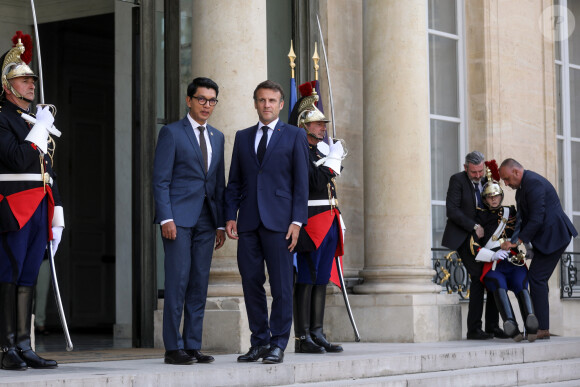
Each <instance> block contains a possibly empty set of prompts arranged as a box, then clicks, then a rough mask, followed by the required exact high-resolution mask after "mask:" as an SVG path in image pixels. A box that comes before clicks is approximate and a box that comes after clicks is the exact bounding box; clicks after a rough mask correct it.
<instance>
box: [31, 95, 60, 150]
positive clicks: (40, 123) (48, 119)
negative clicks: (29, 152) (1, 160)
mask: <svg viewBox="0 0 580 387" xmlns="http://www.w3.org/2000/svg"><path fill="white" fill-rule="evenodd" d="M53 123H54V117H53V115H52V113H51V112H50V108H49V107H48V106H45V107H41V106H39V107H38V108H37V110H36V124H34V126H33V127H32V129H30V132H29V133H28V136H26V138H25V140H26V141H30V142H31V143H33V144H35V145H36V147H37V148H38V149H40V150H41V151H42V152H43V153H47V149H48V129H49V128H50V127H51V126H52V124H53Z"/></svg>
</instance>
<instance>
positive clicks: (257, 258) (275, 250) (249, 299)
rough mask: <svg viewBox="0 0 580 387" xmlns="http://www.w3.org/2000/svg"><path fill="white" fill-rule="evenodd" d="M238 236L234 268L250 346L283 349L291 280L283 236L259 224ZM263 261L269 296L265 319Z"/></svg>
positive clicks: (288, 325)
mask: <svg viewBox="0 0 580 387" xmlns="http://www.w3.org/2000/svg"><path fill="white" fill-rule="evenodd" d="M239 237H240V239H239V241H238V267H239V270H240V275H241V277H242V288H243V290H244V301H245V303H246V311H247V315H248V322H249V326H250V331H251V332H252V335H251V338H250V342H251V345H252V346H256V345H265V344H268V343H270V344H271V345H275V346H277V347H280V348H281V349H285V348H286V346H287V344H288V339H289V337H290V328H291V326H292V281H293V269H292V264H293V259H292V254H291V253H290V252H289V251H288V241H287V240H286V239H285V238H286V233H285V232H276V231H271V230H268V229H266V228H265V227H264V226H263V225H262V224H260V225H259V226H258V228H257V229H256V230H253V231H247V232H240V233H239ZM264 262H265V263H266V268H267V270H268V276H269V283H270V291H271V294H272V306H271V314H270V318H269V319H268V304H267V297H266V291H265V289H264V284H265V282H266V275H265V271H264Z"/></svg>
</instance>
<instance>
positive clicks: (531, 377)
mask: <svg viewBox="0 0 580 387" xmlns="http://www.w3.org/2000/svg"><path fill="white" fill-rule="evenodd" d="M344 348H345V351H344V352H343V353H339V354H325V355H308V354H293V353H287V354H286V358H285V360H284V363H283V364H280V365H264V364H261V363H251V364H238V363H236V357H237V355H235V354H227V355H215V357H216V361H215V362H214V363H212V364H194V365H190V366H170V365H165V364H163V361H162V359H141V360H126V361H106V362H85V363H72V364H61V365H60V367H59V368H58V369H56V370H28V371H24V372H16V371H0V386H1V387H3V386H11V387H15V386H32V385H34V386H73V387H74V386H275V385H276V386H285V385H293V386H299V385H312V386H363V385H364V386H397V387H399V386H405V387H410V386H430V387H432V386H446V387H447V386H486V387H487V386H540V385H548V384H549V386H552V387H553V386H562V387H563V386H566V387H570V386H576V387H577V386H580V338H565V337H552V339H551V340H540V341H536V342H535V343H527V342H525V341H524V342H521V343H514V342H513V341H511V340H500V339H493V340H487V341H467V340H461V341H448V342H437V343H346V344H344Z"/></svg>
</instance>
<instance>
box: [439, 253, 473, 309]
mask: <svg viewBox="0 0 580 387" xmlns="http://www.w3.org/2000/svg"><path fill="white" fill-rule="evenodd" d="M431 251H432V252H433V258H432V260H433V269H434V270H435V275H434V276H433V282H435V283H436V284H438V285H441V287H442V288H443V289H442V291H445V292H447V293H449V294H451V293H457V294H459V297H461V299H469V285H470V284H471V279H470V278H469V275H468V274H467V269H466V268H465V266H463V263H462V262H461V258H460V257H459V255H458V254H457V252H456V251H450V250H448V249H442V248H433V249H431Z"/></svg>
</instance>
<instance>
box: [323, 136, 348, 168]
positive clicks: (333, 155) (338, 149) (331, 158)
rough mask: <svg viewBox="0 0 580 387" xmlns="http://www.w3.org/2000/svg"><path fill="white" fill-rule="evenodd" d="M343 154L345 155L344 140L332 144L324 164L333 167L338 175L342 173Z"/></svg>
mask: <svg viewBox="0 0 580 387" xmlns="http://www.w3.org/2000/svg"><path fill="white" fill-rule="evenodd" d="M342 156H344V148H343V147H342V142H340V141H337V142H335V143H333V144H330V150H329V151H328V156H326V161H325V162H324V166H325V167H328V168H330V169H332V170H333V171H334V172H335V173H336V174H337V175H340V164H341V163H342Z"/></svg>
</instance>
